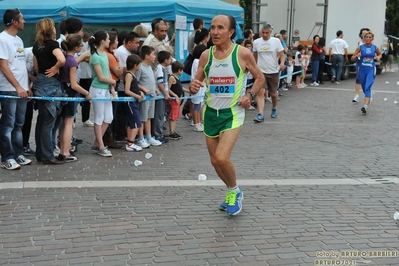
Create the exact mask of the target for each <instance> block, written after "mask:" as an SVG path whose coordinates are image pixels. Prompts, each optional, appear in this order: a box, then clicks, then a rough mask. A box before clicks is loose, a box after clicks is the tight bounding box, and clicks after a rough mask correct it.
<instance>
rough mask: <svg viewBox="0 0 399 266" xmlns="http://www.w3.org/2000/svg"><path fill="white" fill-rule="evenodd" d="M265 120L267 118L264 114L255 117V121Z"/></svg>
mask: <svg viewBox="0 0 399 266" xmlns="http://www.w3.org/2000/svg"><path fill="white" fill-rule="evenodd" d="M263 121H265V118H264V117H263V115H262V114H258V115H257V116H256V118H255V119H254V122H255V123H262V122H263Z"/></svg>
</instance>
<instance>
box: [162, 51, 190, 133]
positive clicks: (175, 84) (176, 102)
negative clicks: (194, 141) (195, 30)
mask: <svg viewBox="0 0 399 266" xmlns="http://www.w3.org/2000/svg"><path fill="white" fill-rule="evenodd" d="M194 50H195V49H194ZM183 69H184V65H183V63H181V62H179V61H176V62H173V63H172V72H173V74H172V75H171V76H170V77H169V80H168V85H169V95H170V96H171V97H174V99H170V100H169V104H170V109H171V110H170V116H169V130H170V134H169V138H170V139H172V140H179V139H182V136H180V135H179V134H178V133H177V132H176V121H177V120H179V117H180V102H181V100H180V97H181V96H182V95H183V91H184V92H190V91H189V90H188V89H186V88H183V86H182V85H181V83H180V79H179V76H181V75H182V74H183Z"/></svg>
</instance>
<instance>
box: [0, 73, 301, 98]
mask: <svg viewBox="0 0 399 266" xmlns="http://www.w3.org/2000/svg"><path fill="white" fill-rule="evenodd" d="M301 72H303V70H300V71H296V72H293V73H291V74H289V75H288V74H287V75H283V76H280V79H283V78H286V77H288V76H292V75H295V74H298V73H301ZM204 96H205V95H194V96H183V97H180V99H181V100H185V99H193V98H200V97H204ZM0 98H3V99H20V97H19V96H12V95H1V94H0ZM170 98H171V99H174V97H170ZM27 99H32V100H38V101H62V102H85V101H87V100H86V98H84V97H50V96H43V97H37V96H30V97H27ZM161 99H165V97H164V96H163V95H157V96H150V95H146V96H145V97H144V99H143V101H156V100H161ZM90 101H91V102H109V101H112V102H137V99H136V98H133V97H117V98H114V97H99V98H92V99H91V100H90Z"/></svg>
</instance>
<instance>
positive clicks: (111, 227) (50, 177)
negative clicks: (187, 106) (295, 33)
mask: <svg viewBox="0 0 399 266" xmlns="http://www.w3.org/2000/svg"><path fill="white" fill-rule="evenodd" d="M398 81H399V77H398V74H396V73H383V74H381V75H379V76H377V80H376V83H375V85H374V89H375V94H374V95H373V103H372V104H371V106H370V109H369V113H368V114H367V115H362V114H361V111H360V108H361V106H362V104H361V103H358V104H352V103H351V100H352V98H353V96H354V93H353V91H354V89H353V88H354V84H353V83H354V79H353V78H352V79H350V80H347V81H343V82H342V83H341V84H340V85H335V84H331V83H329V82H326V84H325V85H324V86H320V87H318V88H309V87H308V88H305V89H301V90H290V91H286V92H284V96H282V97H281V98H280V102H279V104H278V112H279V113H278V118H277V119H272V118H270V116H269V111H270V104H266V109H265V110H266V111H265V115H266V116H265V117H266V119H265V123H262V124H254V123H253V121H252V120H253V118H254V117H255V115H256V112H248V116H247V121H246V123H245V126H244V128H243V130H242V133H241V136H240V138H239V141H238V143H237V145H236V147H235V150H234V152H233V156H232V159H233V161H234V163H235V165H236V167H237V174H238V178H239V184H241V186H242V188H243V190H244V193H245V199H244V203H243V204H244V209H243V212H242V213H240V214H239V215H238V216H236V217H228V216H227V215H226V214H225V213H224V212H221V211H219V210H218V209H217V207H218V204H219V203H220V202H221V201H222V200H223V199H224V193H225V188H224V187H223V184H222V183H221V181H219V179H218V177H217V176H216V174H215V172H214V170H213V168H212V166H211V164H210V162H209V157H208V153H207V150H206V147H205V145H204V144H205V142H204V137H203V135H202V134H201V133H197V132H194V131H192V129H191V127H190V126H189V123H188V122H187V121H186V120H181V121H179V123H178V131H179V132H180V133H181V135H182V136H183V139H182V140H180V141H170V142H169V143H167V144H165V145H162V146H161V147H153V148H150V149H148V150H146V151H143V152H140V153H128V152H126V151H124V150H122V149H121V150H113V151H112V152H113V157H112V158H102V157H100V156H98V155H95V154H91V152H90V146H91V141H92V140H93V129H92V128H87V127H82V123H81V121H80V120H79V118H80V115H78V119H77V123H76V128H75V135H76V136H78V137H79V138H82V139H84V143H83V144H82V145H79V151H78V153H77V156H78V157H79V161H78V162H75V163H70V164H64V165H58V166H48V165H42V164H39V163H36V162H34V163H33V164H32V165H30V166H26V167H23V168H22V169H21V170H17V171H6V170H2V171H0V247H1V248H0V264H1V265H35V266H36V265H151V264H158V265H355V264H356V265H399V257H398V256H399V254H398V252H399V239H398V234H399V228H398V225H399V223H398V222H397V221H395V220H394V219H393V217H392V216H393V214H394V212H395V211H396V210H399V206H398V204H397V200H396V198H397V195H398V189H399V179H398V174H397V164H398V153H397V148H398V139H396V134H397V132H398V129H399V126H398V124H397V121H398V118H399V115H398V111H399V109H398V106H397V105H395V104H394V101H395V100H398V101H399V86H398V85H397V82H398ZM384 98H387V100H386V101H384ZM361 100H362V97H361ZM147 152H149V153H151V154H152V155H153V157H152V158H151V159H145V157H144V156H145V153H147ZM134 160H141V161H143V165H141V166H138V167H135V166H134V163H133V162H134ZM198 174H206V175H207V177H208V180H207V181H198V180H197V176H198ZM395 196H396V197H395Z"/></svg>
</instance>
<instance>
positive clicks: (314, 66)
mask: <svg viewBox="0 0 399 266" xmlns="http://www.w3.org/2000/svg"><path fill="white" fill-rule="evenodd" d="M319 64H320V61H319V60H312V83H313V82H317V76H318V75H319Z"/></svg>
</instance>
